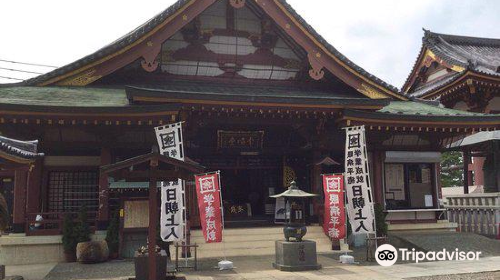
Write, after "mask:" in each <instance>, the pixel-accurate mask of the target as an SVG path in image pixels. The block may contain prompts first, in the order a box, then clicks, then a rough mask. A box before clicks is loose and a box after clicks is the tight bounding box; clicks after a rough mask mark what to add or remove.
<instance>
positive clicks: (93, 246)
mask: <svg viewBox="0 0 500 280" xmlns="http://www.w3.org/2000/svg"><path fill="white" fill-rule="evenodd" d="M87 221H88V219H87V207H85V205H84V206H82V207H81V208H80V211H79V212H78V218H77V219H76V225H75V229H74V230H75V238H76V242H77V244H76V260H77V261H79V262H81V263H99V262H104V261H107V260H108V257H109V249H108V244H107V242H106V241H105V240H102V241H91V239H90V226H89V224H88V222H87Z"/></svg>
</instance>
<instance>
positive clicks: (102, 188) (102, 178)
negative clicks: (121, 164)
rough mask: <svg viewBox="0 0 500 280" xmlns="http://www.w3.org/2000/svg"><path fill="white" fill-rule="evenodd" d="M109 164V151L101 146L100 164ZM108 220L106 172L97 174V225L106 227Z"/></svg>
mask: <svg viewBox="0 0 500 280" xmlns="http://www.w3.org/2000/svg"><path fill="white" fill-rule="evenodd" d="M107 164H111V151H110V149H109V148H101V166H102V165H107ZM108 222H109V182H108V176H107V175H106V174H100V175H99V209H98V210H97V227H98V229H100V230H104V229H106V228H107V226H108Z"/></svg>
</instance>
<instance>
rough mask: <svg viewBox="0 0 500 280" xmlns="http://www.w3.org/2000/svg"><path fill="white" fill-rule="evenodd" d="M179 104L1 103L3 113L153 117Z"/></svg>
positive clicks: (55, 115)
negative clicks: (43, 104)
mask: <svg viewBox="0 0 500 280" xmlns="http://www.w3.org/2000/svg"><path fill="white" fill-rule="evenodd" d="M179 109H180V105H178V104H164V105H147V106H141V105H133V106H132V105H131V106H125V107H83V106H82V107H64V106H39V105H19V104H5V103H4V104H0V114H1V115H19V116H46V117H153V116H164V115H173V114H177V113H178V111H179Z"/></svg>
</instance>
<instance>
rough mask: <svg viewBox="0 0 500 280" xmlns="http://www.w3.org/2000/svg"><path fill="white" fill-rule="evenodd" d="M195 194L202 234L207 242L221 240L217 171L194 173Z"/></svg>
mask: <svg viewBox="0 0 500 280" xmlns="http://www.w3.org/2000/svg"><path fill="white" fill-rule="evenodd" d="M195 182H196V195H197V196H198V209H199V210H200V221H201V229H202V231H203V236H204V237H205V241H206V242H207V243H214V242H221V241H222V212H221V211H222V210H221V200H220V188H219V173H211V174H207V175H201V176H199V175H196V176H195Z"/></svg>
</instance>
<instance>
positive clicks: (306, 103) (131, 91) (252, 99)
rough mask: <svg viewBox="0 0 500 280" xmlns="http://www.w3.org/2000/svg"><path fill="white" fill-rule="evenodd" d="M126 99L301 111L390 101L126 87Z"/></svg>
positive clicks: (363, 106) (367, 106)
mask: <svg viewBox="0 0 500 280" xmlns="http://www.w3.org/2000/svg"><path fill="white" fill-rule="evenodd" d="M126 92H127V98H128V99H129V100H130V102H132V103H136V102H141V103H148V102H151V103H178V104H186V105H214V106H249V107H256V108H258V107H273V108H285V109H286V108H303V109H343V108H356V109H369V110H377V109H381V108H383V107H384V106H386V105H388V103H389V99H367V98H365V99H358V98H326V97H325V98H319V97H317V98H314V97H290V96H288V97H286V96H284V97H283V96H281V97H280V96H264V95H259V96H247V95H230V94H220V93H199V92H179V91H166V90H161V89H145V88H138V87H127V89H126Z"/></svg>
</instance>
